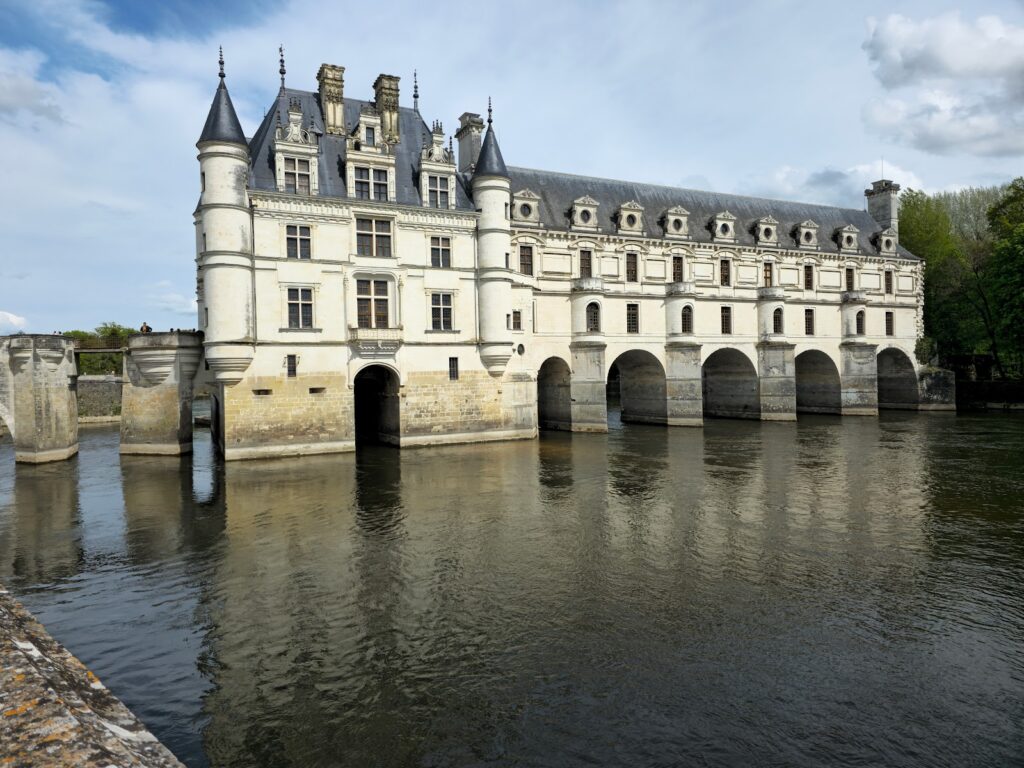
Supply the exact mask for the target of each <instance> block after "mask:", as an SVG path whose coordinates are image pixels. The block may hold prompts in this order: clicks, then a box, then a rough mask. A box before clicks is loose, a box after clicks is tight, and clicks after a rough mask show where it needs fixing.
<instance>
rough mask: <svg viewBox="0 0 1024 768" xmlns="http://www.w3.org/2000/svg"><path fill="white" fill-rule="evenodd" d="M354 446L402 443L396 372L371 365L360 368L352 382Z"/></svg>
mask: <svg viewBox="0 0 1024 768" xmlns="http://www.w3.org/2000/svg"><path fill="white" fill-rule="evenodd" d="M352 386H353V389H354V390H355V392H354V397H353V404H354V407H355V437H356V445H357V446H359V445H364V444H367V443H386V444H388V445H399V444H400V442H401V413H400V410H399V408H400V406H399V397H398V390H399V386H400V384H399V379H398V372H397V371H396V370H395V369H394V368H392V367H391V366H388V365H383V364H380V363H374V364H371V365H367V366H365V367H363V368H360V369H359V372H358V373H357V374H356V375H355V378H354V379H353V381H352Z"/></svg>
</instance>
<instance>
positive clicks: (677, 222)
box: [672, 219, 683, 232]
mask: <svg viewBox="0 0 1024 768" xmlns="http://www.w3.org/2000/svg"><path fill="white" fill-rule="evenodd" d="M682 228H683V220H682V219H672V229H674V230H675V231H676V232H679V231H680V230H681V229H682Z"/></svg>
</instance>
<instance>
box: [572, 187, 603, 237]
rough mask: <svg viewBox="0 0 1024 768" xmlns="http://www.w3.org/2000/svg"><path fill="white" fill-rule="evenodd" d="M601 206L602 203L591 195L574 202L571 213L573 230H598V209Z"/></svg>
mask: <svg viewBox="0 0 1024 768" xmlns="http://www.w3.org/2000/svg"><path fill="white" fill-rule="evenodd" d="M599 205H600V203H599V202H597V200H595V199H594V198H592V197H591V196H590V195H584V196H583V197H579V198H576V199H575V200H573V201H572V211H571V212H570V216H571V217H572V227H573V229H582V230H588V231H592V230H596V229H597V207H598V206H599Z"/></svg>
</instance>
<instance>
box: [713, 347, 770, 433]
mask: <svg viewBox="0 0 1024 768" xmlns="http://www.w3.org/2000/svg"><path fill="white" fill-rule="evenodd" d="M701 383H702V389H703V394H704V415H705V416H718V417H721V418H727V419H760V418H761V399H760V395H759V392H758V386H757V370H756V369H755V368H754V364H753V363H752V362H750V359H749V358H748V357H747V356H746V355H744V354H743V353H742V352H740V351H739V350H738V349H719V350H717V351H715V352H712V353H711V355H710V356H709V357H708V359H707V360H705V361H704V365H703V367H702V368H701Z"/></svg>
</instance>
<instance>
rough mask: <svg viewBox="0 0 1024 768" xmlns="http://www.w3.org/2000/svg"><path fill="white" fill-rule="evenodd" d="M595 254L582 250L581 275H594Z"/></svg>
mask: <svg viewBox="0 0 1024 768" xmlns="http://www.w3.org/2000/svg"><path fill="white" fill-rule="evenodd" d="M593 276H594V267H593V255H592V253H591V252H590V251H580V277H593Z"/></svg>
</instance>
